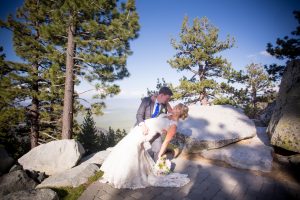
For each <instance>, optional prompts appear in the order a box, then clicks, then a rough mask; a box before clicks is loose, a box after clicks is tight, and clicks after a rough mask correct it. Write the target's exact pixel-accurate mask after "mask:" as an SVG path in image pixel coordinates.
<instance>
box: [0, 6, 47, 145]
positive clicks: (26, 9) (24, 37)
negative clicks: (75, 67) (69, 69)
mask: <svg viewBox="0 0 300 200" xmlns="http://www.w3.org/2000/svg"><path fill="white" fill-rule="evenodd" d="M44 11H45V10H44V9H42V7H41V6H40V3H39V1H38V0H26V1H25V2H24V4H23V6H22V7H21V8H19V9H18V10H17V14H16V17H13V16H12V15H10V16H9V17H8V18H7V21H6V22H3V21H1V23H0V24H1V26H2V27H5V28H7V29H9V30H11V31H12V33H13V45H14V47H15V51H16V54H17V55H18V56H19V57H21V58H22V59H23V60H24V63H12V68H14V70H15V71H18V72H17V73H16V76H15V77H14V79H15V80H17V82H18V83H19V85H18V86H19V87H20V88H21V89H22V91H21V92H20V93H19V95H20V96H25V97H26V99H30V100H31V104H30V105H29V106H27V107H26V109H27V115H28V117H29V120H30V127H31V131H30V132H31V137H30V138H31V147H32V148H33V147H35V146H37V145H38V138H39V131H40V124H39V120H40V105H41V101H42V100H41V98H42V96H43V95H44V94H42V93H41V89H42V88H43V87H45V86H46V87H47V85H48V83H49V82H48V80H45V79H44V77H43V73H44V71H45V70H46V69H48V68H49V66H50V64H51V62H49V60H48V59H47V56H46V54H47V53H48V52H47V44H46V43H45V41H44V40H43V39H42V37H41V35H40V26H41V24H42V23H44V22H45V17H44V15H45V12H44Z"/></svg>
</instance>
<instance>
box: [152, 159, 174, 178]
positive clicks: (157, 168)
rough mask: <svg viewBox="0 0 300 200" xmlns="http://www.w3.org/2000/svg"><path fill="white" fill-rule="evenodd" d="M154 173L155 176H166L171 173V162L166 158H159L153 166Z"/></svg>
mask: <svg viewBox="0 0 300 200" xmlns="http://www.w3.org/2000/svg"><path fill="white" fill-rule="evenodd" d="M154 172H155V174H156V175H157V176H163V175H167V174H169V173H170V172H171V161H170V160H169V159H166V158H163V157H161V158H159V159H158V160H157V161H156V163H155V165H154Z"/></svg>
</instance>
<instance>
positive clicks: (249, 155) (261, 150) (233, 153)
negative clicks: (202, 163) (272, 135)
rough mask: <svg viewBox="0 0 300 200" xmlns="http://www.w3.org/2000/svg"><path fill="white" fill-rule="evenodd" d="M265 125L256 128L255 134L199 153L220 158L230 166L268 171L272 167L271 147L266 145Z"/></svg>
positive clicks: (210, 157) (211, 157) (214, 158)
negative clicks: (249, 137)
mask: <svg viewBox="0 0 300 200" xmlns="http://www.w3.org/2000/svg"><path fill="white" fill-rule="evenodd" d="M265 130H266V128H265V127H258V128H257V136H255V137H253V138H251V139H247V140H242V141H239V142H237V143H234V144H230V145H228V146H226V147H222V148H220V149H213V150H207V151H203V152H202V153H201V155H202V156H203V157H205V158H208V159H213V160H221V161H224V162H226V163H228V164H230V165H231V166H234V167H237V168H242V169H250V170H258V171H262V172H270V171H271V169H272V161H273V157H272V152H273V148H272V147H270V146H267V145H266V144H268V143H269V142H268V139H267V134H266V131H265Z"/></svg>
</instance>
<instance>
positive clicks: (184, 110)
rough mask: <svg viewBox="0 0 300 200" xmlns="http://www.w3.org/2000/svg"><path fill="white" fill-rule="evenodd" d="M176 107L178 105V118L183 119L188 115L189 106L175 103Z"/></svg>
mask: <svg viewBox="0 0 300 200" xmlns="http://www.w3.org/2000/svg"><path fill="white" fill-rule="evenodd" d="M176 107H178V108H179V110H180V118H181V119H182V120H184V119H185V118H187V117H188V112H189V107H187V106H186V105H184V104H182V103H179V104H177V105H176Z"/></svg>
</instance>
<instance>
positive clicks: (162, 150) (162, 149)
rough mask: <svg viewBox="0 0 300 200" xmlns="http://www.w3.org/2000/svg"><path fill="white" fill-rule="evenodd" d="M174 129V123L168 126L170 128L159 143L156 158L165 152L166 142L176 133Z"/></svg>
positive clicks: (175, 128)
mask: <svg viewBox="0 0 300 200" xmlns="http://www.w3.org/2000/svg"><path fill="white" fill-rule="evenodd" d="M176 130H177V127H176V125H172V126H170V128H169V130H168V132H167V135H166V138H165V140H164V142H163V144H162V145H161V148H160V151H159V153H158V158H160V157H161V156H162V155H163V154H164V153H165V151H166V149H167V146H168V144H169V143H170V141H171V140H172V138H173V137H174V135H175V134H176Z"/></svg>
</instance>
